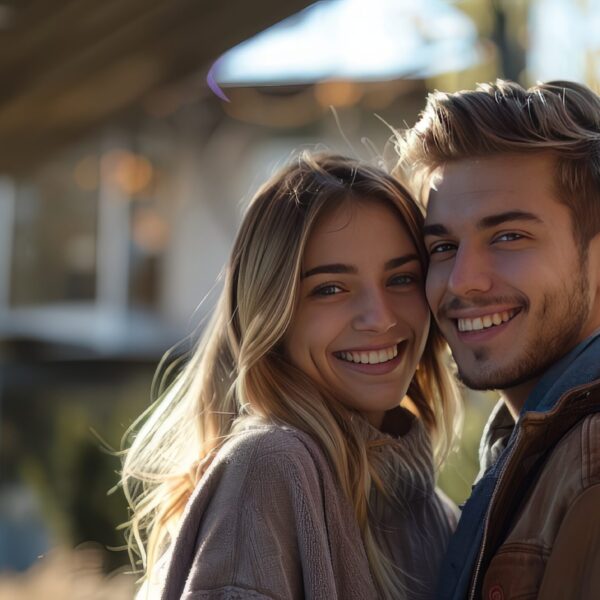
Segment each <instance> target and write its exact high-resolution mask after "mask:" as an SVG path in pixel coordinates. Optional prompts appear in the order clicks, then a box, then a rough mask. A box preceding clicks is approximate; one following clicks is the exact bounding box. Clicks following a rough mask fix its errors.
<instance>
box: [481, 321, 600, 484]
mask: <svg viewBox="0 0 600 600" xmlns="http://www.w3.org/2000/svg"><path fill="white" fill-rule="evenodd" d="M597 379H600V330H597V331H595V332H594V333H593V334H592V335H591V336H589V337H588V338H586V339H585V340H583V342H581V343H579V344H578V345H577V346H575V348H573V349H572V350H571V351H570V352H568V353H567V354H565V356H563V357H562V358H561V359H559V360H558V361H557V362H556V363H554V365H552V366H551V367H550V369H548V371H546V373H545V374H544V375H543V376H542V378H541V379H540V381H539V382H538V384H537V385H536V386H535V388H534V389H533V391H532V392H531V394H530V395H529V398H528V399H527V401H526V402H525V406H524V407H523V410H522V411H521V415H520V416H519V419H520V420H521V419H522V418H524V417H525V415H526V414H527V413H528V412H529V413H532V412H535V413H544V412H549V411H551V410H553V409H557V408H560V407H559V404H560V402H561V400H562V399H563V398H564V395H565V393H566V392H568V391H569V390H571V389H573V388H576V387H579V386H581V385H584V384H586V383H591V382H593V381H595V380H597ZM514 426H515V420H514V419H513V417H512V415H511V414H510V411H509V410H508V407H507V406H506V403H505V402H504V400H502V399H500V400H499V401H498V403H497V404H496V406H495V407H494V409H493V410H492V412H491V414H490V417H489V419H488V421H487V423H486V426H485V428H484V430H483V435H482V437H481V443H480V445H479V465H480V470H479V474H478V475H477V478H476V480H475V481H476V482H477V481H479V479H481V477H482V476H483V474H484V473H485V472H486V471H487V470H488V468H489V467H491V466H492V465H493V464H494V463H495V462H496V461H497V460H498V457H499V456H500V454H501V452H502V451H503V450H504V449H505V448H506V446H507V444H508V440H509V438H510V435H511V433H512V431H513V429H514Z"/></svg>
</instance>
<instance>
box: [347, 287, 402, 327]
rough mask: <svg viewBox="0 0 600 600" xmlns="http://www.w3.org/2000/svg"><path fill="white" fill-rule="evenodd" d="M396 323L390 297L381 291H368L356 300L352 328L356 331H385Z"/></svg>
mask: <svg viewBox="0 0 600 600" xmlns="http://www.w3.org/2000/svg"><path fill="white" fill-rule="evenodd" d="M396 325H397V318H396V314H395V312H394V310H393V306H392V302H391V298H389V297H386V294H385V292H382V291H374V290H373V291H368V292H365V293H364V294H362V295H361V297H360V299H359V301H358V302H357V311H356V316H355V318H354V328H355V329H356V330H357V331H372V332H374V333H385V332H386V331H389V330H390V329H391V328H392V327H394V326H396Z"/></svg>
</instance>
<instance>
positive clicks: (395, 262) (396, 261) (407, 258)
mask: <svg viewBox="0 0 600 600" xmlns="http://www.w3.org/2000/svg"><path fill="white" fill-rule="evenodd" d="M413 260H416V261H417V262H418V263H420V262H421V261H420V260H419V257H418V256H417V255H416V254H405V255H404V256H398V257H397V258H392V259H391V260H388V261H387V262H386V263H385V265H384V266H383V268H384V269H385V270H386V271H389V270H390V269H396V268H397V267H401V266H402V265H404V264H406V263H408V262H412V261H413Z"/></svg>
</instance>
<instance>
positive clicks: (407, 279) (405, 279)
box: [390, 274, 417, 285]
mask: <svg viewBox="0 0 600 600" xmlns="http://www.w3.org/2000/svg"><path fill="white" fill-rule="evenodd" d="M416 280H417V278H416V277H415V276H414V275H407V274H404V275H396V276H394V277H392V279H391V280H390V283H391V284H392V285H410V284H411V283H414V282H415V281H416Z"/></svg>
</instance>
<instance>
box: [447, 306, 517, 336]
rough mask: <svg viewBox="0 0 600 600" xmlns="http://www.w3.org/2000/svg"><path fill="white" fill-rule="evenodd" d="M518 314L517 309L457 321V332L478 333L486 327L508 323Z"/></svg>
mask: <svg viewBox="0 0 600 600" xmlns="http://www.w3.org/2000/svg"><path fill="white" fill-rule="evenodd" d="M517 312H518V309H516V308H514V309H512V310H505V311H503V312H500V313H491V314H489V315H485V316H483V317H476V318H475V319H458V330H459V331H480V330H481V329H487V328H488V327H494V325H501V324H502V323H506V322H507V321H510V320H511V319H512V318H513V317H514V316H515V315H516V314H517Z"/></svg>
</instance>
